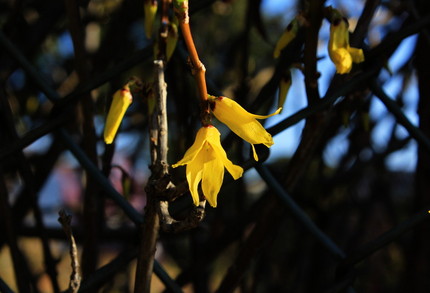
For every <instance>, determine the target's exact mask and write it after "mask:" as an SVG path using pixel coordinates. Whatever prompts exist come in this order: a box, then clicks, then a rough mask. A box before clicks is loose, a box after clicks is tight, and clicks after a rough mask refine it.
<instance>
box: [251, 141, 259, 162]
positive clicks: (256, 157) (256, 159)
mask: <svg viewBox="0 0 430 293" xmlns="http://www.w3.org/2000/svg"><path fill="white" fill-rule="evenodd" d="M251 148H252V155H253V157H254V160H255V161H256V162H258V155H257V152H256V151H255V146H254V144H252V143H251Z"/></svg>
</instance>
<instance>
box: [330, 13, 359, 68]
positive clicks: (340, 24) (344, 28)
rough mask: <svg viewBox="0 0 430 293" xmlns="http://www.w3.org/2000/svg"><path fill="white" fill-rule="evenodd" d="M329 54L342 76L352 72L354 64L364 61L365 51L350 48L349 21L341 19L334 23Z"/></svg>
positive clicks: (331, 26)
mask: <svg viewBox="0 0 430 293" xmlns="http://www.w3.org/2000/svg"><path fill="white" fill-rule="evenodd" d="M328 52H329V56H330V59H331V60H332V61H333V63H334V64H335V65H336V72H337V73H340V74H345V73H348V72H350V71H351V69H352V63H353V62H354V63H360V62H363V61H364V54H363V50H362V49H357V48H351V47H350V46H349V32H348V21H347V20H346V19H345V18H342V17H339V18H336V19H334V20H333V21H332V23H331V25H330V40H329V44H328Z"/></svg>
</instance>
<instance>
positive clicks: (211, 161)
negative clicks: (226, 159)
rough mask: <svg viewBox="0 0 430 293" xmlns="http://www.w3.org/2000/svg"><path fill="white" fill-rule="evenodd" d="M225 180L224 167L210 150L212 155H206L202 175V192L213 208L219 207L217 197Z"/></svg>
mask: <svg viewBox="0 0 430 293" xmlns="http://www.w3.org/2000/svg"><path fill="white" fill-rule="evenodd" d="M223 179H224V165H223V163H222V161H221V160H219V159H218V158H217V157H216V156H215V153H214V152H213V148H212V147H211V148H210V153H207V154H206V160H205V164H204V166H203V174H202V190H203V194H204V195H205V198H206V199H207V201H208V202H209V204H210V205H211V206H212V207H214V208H215V207H216V206H217V196H218V193H219V191H220V189H221V185H222V181H223Z"/></svg>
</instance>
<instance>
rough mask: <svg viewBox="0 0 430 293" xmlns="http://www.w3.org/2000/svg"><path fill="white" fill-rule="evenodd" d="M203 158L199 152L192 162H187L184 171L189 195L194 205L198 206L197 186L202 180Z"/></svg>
mask: <svg viewBox="0 0 430 293" xmlns="http://www.w3.org/2000/svg"><path fill="white" fill-rule="evenodd" d="M203 159H204V158H203V154H201V153H199V154H198V155H197V157H196V159H195V160H194V161H193V162H190V163H188V164H187V168H186V172H185V173H186V175H187V181H188V188H189V189H190V193H191V197H192V199H193V202H194V204H195V205H196V206H198V205H199V202H200V196H199V191H198V186H199V183H200V181H201V180H202V174H203V168H202V167H203V165H202V162H203Z"/></svg>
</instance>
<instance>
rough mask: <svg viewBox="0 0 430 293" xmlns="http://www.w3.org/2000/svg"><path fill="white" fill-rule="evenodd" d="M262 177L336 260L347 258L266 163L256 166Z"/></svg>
mask: <svg viewBox="0 0 430 293" xmlns="http://www.w3.org/2000/svg"><path fill="white" fill-rule="evenodd" d="M255 169H256V170H257V172H258V174H259V175H260V176H261V178H262V179H263V180H264V181H265V182H267V185H268V186H269V188H270V189H272V190H273V191H274V192H275V193H276V195H277V196H278V197H279V198H280V199H281V200H282V202H283V203H284V204H285V207H286V208H287V209H288V210H289V211H290V212H291V213H292V215H293V216H294V217H295V218H296V219H297V220H298V221H299V223H300V224H302V225H303V226H304V227H305V228H306V229H307V230H308V231H309V232H310V233H311V234H312V235H313V236H314V237H315V238H316V239H317V240H318V241H319V242H320V243H321V244H322V245H323V246H324V247H325V248H326V249H327V250H328V251H329V252H330V253H331V255H332V256H333V257H334V258H335V259H336V260H341V259H344V258H345V253H344V252H343V251H342V250H341V249H340V248H339V247H338V246H337V245H336V243H334V242H333V240H331V239H330V238H329V237H328V236H327V235H326V234H325V233H324V232H323V231H321V230H320V229H319V228H318V227H317V226H316V225H315V223H314V222H313V221H312V220H311V219H310V218H309V216H308V215H307V214H306V213H305V212H304V211H303V210H302V209H301V208H300V207H299V205H297V203H296V202H295V201H294V200H293V199H292V198H291V197H290V196H289V195H288V193H287V192H286V191H285V190H284V188H283V187H282V185H281V184H280V183H279V182H278V180H276V178H275V177H274V176H273V175H272V174H271V172H270V171H269V169H268V168H267V167H266V166H264V165H257V166H256V167H255Z"/></svg>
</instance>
